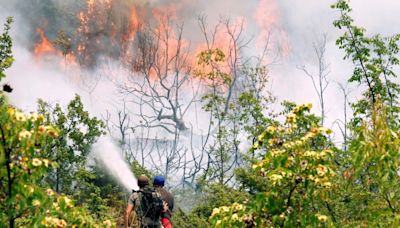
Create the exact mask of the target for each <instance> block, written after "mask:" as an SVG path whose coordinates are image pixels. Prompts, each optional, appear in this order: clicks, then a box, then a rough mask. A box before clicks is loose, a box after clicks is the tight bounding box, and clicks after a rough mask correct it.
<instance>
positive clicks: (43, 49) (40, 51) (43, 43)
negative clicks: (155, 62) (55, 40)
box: [34, 28, 57, 57]
mask: <svg viewBox="0 0 400 228" xmlns="http://www.w3.org/2000/svg"><path fill="white" fill-rule="evenodd" d="M36 32H37V34H38V35H39V36H40V42H39V43H37V44H36V45H35V49H34V54H35V56H36V57H39V56H42V55H45V54H57V50H56V49H55V48H54V46H53V44H52V43H51V42H50V41H49V39H48V38H47V37H46V35H45V34H44V30H43V29H42V28H37V29H36Z"/></svg>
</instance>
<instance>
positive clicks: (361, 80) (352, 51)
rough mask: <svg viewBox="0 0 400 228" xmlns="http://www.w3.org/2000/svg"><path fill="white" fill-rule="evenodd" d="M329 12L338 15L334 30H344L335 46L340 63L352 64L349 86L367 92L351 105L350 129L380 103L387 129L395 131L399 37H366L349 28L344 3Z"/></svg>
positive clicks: (343, 0)
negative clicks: (361, 87)
mask: <svg viewBox="0 0 400 228" xmlns="http://www.w3.org/2000/svg"><path fill="white" fill-rule="evenodd" d="M332 8H334V9H338V10H339V12H340V18H339V19H338V20H336V21H334V23H333V24H334V26H335V27H337V28H339V29H344V30H345V33H344V34H343V35H342V36H340V37H339V38H338V39H337V40H336V44H337V46H338V47H339V48H340V49H343V50H344V51H345V56H344V59H349V60H351V61H352V62H353V63H354V70H353V74H352V75H351V77H350V79H349V82H355V83H358V85H365V86H366V88H367V90H366V91H365V92H364V98H363V99H360V100H359V101H358V102H355V103H354V104H353V105H352V106H353V109H354V112H355V113H354V114H355V118H354V119H353V121H352V122H353V125H354V124H355V125H357V124H358V123H360V121H361V120H362V118H363V117H365V116H368V115H371V111H372V110H373V106H374V104H375V102H377V101H380V102H382V103H383V104H384V105H385V106H387V112H388V115H387V118H388V121H389V123H390V125H394V126H396V127H399V113H400V112H399V111H400V105H399V102H398V98H399V93H400V86H399V85H398V84H397V83H396V82H395V80H394V79H395V78H396V77H397V75H396V72H395V69H396V67H397V66H398V65H399V64H400V62H399V59H398V57H397V54H398V52H399V47H398V44H397V43H398V41H399V40H400V34H396V35H393V36H390V37H382V36H381V35H374V36H372V37H368V36H366V34H365V33H366V31H365V29H364V28H361V27H358V26H356V25H354V24H353V19H352V18H351V16H350V13H351V11H352V9H351V7H350V5H349V3H348V0H339V1H337V2H336V3H335V4H334V5H332Z"/></svg>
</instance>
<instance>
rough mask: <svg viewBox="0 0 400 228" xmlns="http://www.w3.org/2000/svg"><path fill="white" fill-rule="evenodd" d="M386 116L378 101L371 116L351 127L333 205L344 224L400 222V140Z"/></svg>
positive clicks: (392, 225)
mask: <svg viewBox="0 0 400 228" xmlns="http://www.w3.org/2000/svg"><path fill="white" fill-rule="evenodd" d="M386 119H387V111H386V108H385V107H384V106H383V105H382V104H381V103H379V102H378V103H376V105H375V106H374V109H373V110H372V115H371V118H369V119H365V120H363V121H362V123H361V124H360V126H359V127H356V128H355V129H354V132H353V135H354V138H353V139H352V140H351V142H350V147H349V163H350V164H349V165H348V167H347V168H346V169H345V170H344V171H343V180H342V183H341V185H342V186H343V189H342V191H341V192H340V200H339V202H338V205H337V208H336V210H337V211H340V212H341V213H340V214H342V216H343V218H341V220H342V221H343V223H344V224H346V225H348V226H353V225H355V224H364V225H366V226H383V227H397V226H399V225H400V214H399V209H398V208H399V206H400V205H399V202H400V191H399V190H398V185H399V184H400V183H399V181H400V179H399V174H398V171H399V168H400V167H399V157H400V154H399V153H400V139H399V132H397V131H394V130H392V129H391V128H390V127H389V125H388V123H387V121H386ZM354 208H356V210H355V209H354ZM376 218H381V219H379V221H378V220H377V219H376Z"/></svg>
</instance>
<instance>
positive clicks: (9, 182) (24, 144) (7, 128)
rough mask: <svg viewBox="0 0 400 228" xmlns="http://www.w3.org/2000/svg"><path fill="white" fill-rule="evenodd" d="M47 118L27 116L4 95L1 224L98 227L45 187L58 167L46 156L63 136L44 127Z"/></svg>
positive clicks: (0, 102)
mask: <svg viewBox="0 0 400 228" xmlns="http://www.w3.org/2000/svg"><path fill="white" fill-rule="evenodd" d="M44 123H45V118H44V116H43V115H37V114H34V113H31V114H25V113H23V112H21V111H20V110H18V109H16V108H14V107H12V106H10V105H9V104H8V102H7V98H6V96H4V95H0V139H1V140H0V148H1V150H0V151H1V156H0V177H1V179H0V189H1V190H0V224H8V225H9V226H10V227H15V226H39V225H42V226H46V227H67V226H68V227H71V226H72V227H74V226H85V227H91V226H94V225H95V224H96V223H100V224H102V225H103V226H104V227H111V226H112V225H113V224H112V223H111V222H110V221H105V222H104V224H103V223H101V222H97V221H95V220H94V219H93V218H91V217H90V216H89V215H88V213H87V212H86V211H85V209H83V208H79V207H75V206H74V202H73V201H72V200H71V199H70V198H68V197H67V196H65V195H59V194H56V193H55V192H54V191H53V190H51V189H46V190H45V188H44V187H42V186H43V185H44V184H43V178H44V177H45V175H46V174H47V172H49V170H51V169H53V168H55V167H57V165H58V164H57V163H56V162H53V161H51V160H49V159H48V158H46V157H45V156H44V154H43V148H44V147H46V146H47V144H46V143H47V142H48V141H49V139H51V138H54V137H57V136H58V134H59V132H58V129H57V128H56V127H54V126H49V125H44Z"/></svg>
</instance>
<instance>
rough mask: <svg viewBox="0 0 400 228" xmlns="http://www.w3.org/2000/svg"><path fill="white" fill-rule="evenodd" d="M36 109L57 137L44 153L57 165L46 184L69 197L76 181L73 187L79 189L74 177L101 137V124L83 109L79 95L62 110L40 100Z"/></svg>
mask: <svg viewBox="0 0 400 228" xmlns="http://www.w3.org/2000/svg"><path fill="white" fill-rule="evenodd" d="M38 110H39V113H41V114H43V115H44V116H46V118H47V120H48V121H47V123H48V124H52V125H56V126H57V127H58V129H59V137H58V138H56V139H53V140H49V141H48V142H47V144H46V147H45V150H44V154H45V155H46V156H47V157H48V158H50V159H52V160H54V161H56V162H57V163H58V164H59V167H57V168H56V169H54V170H52V171H51V172H50V174H49V176H48V179H47V181H48V182H49V183H51V185H52V186H53V187H54V188H55V189H56V191H57V192H63V193H67V194H72V193H73V192H74V190H73V189H72V188H71V187H73V181H77V182H76V183H75V184H76V186H77V188H79V187H80V182H79V179H76V178H75V176H76V174H77V173H79V172H81V171H82V170H84V169H85V165H86V160H87V155H88V153H89V152H90V148H91V145H92V144H93V143H94V142H95V141H96V140H97V138H98V137H99V136H101V135H102V134H104V123H103V122H102V121H101V120H99V119H97V118H96V117H91V116H90V115H89V113H88V112H87V111H85V110H84V107H83V104H82V101H81V99H80V97H79V96H75V98H74V99H73V100H72V101H71V102H70V103H69V104H68V107H67V108H66V110H63V109H62V108H61V107H60V105H58V104H57V105H55V107H52V106H51V105H49V104H47V103H46V102H44V101H39V108H38Z"/></svg>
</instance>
